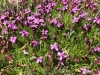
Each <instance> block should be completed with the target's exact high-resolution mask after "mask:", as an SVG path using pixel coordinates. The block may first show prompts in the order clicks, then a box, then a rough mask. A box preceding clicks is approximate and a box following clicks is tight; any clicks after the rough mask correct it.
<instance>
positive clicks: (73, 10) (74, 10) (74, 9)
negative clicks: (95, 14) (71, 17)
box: [71, 6, 80, 13]
mask: <svg viewBox="0 0 100 75" xmlns="http://www.w3.org/2000/svg"><path fill="white" fill-rule="evenodd" d="M79 10H80V9H79V8H78V7H77V6H76V7H74V8H72V9H71V13H75V12H76V11H79Z"/></svg>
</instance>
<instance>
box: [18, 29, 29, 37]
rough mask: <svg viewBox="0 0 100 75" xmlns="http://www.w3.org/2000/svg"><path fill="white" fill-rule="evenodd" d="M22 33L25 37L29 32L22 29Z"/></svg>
mask: <svg viewBox="0 0 100 75" xmlns="http://www.w3.org/2000/svg"><path fill="white" fill-rule="evenodd" d="M20 34H21V36H22V37H24V36H28V34H29V33H28V32H27V31H26V30H22V31H20Z"/></svg>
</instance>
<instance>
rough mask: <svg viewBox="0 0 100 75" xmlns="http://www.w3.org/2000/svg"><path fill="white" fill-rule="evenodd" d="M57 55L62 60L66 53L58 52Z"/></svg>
mask: <svg viewBox="0 0 100 75" xmlns="http://www.w3.org/2000/svg"><path fill="white" fill-rule="evenodd" d="M57 55H58V56H59V60H60V61H62V59H63V58H66V57H67V55H65V52H64V51H63V52H58V53H57Z"/></svg>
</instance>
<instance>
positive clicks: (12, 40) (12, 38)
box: [9, 36, 16, 44]
mask: <svg viewBox="0 0 100 75" xmlns="http://www.w3.org/2000/svg"><path fill="white" fill-rule="evenodd" d="M9 41H10V42H11V43H12V44H14V43H15V41H16V37H15V36H14V37H13V36H11V37H10V39H9Z"/></svg>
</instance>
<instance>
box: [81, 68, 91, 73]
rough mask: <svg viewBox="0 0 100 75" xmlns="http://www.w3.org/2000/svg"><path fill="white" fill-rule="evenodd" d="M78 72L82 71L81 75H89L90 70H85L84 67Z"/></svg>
mask: <svg viewBox="0 0 100 75" xmlns="http://www.w3.org/2000/svg"><path fill="white" fill-rule="evenodd" d="M80 70H81V71H82V74H83V75H85V74H90V73H91V71H90V70H87V69H86V67H84V68H80Z"/></svg>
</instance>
